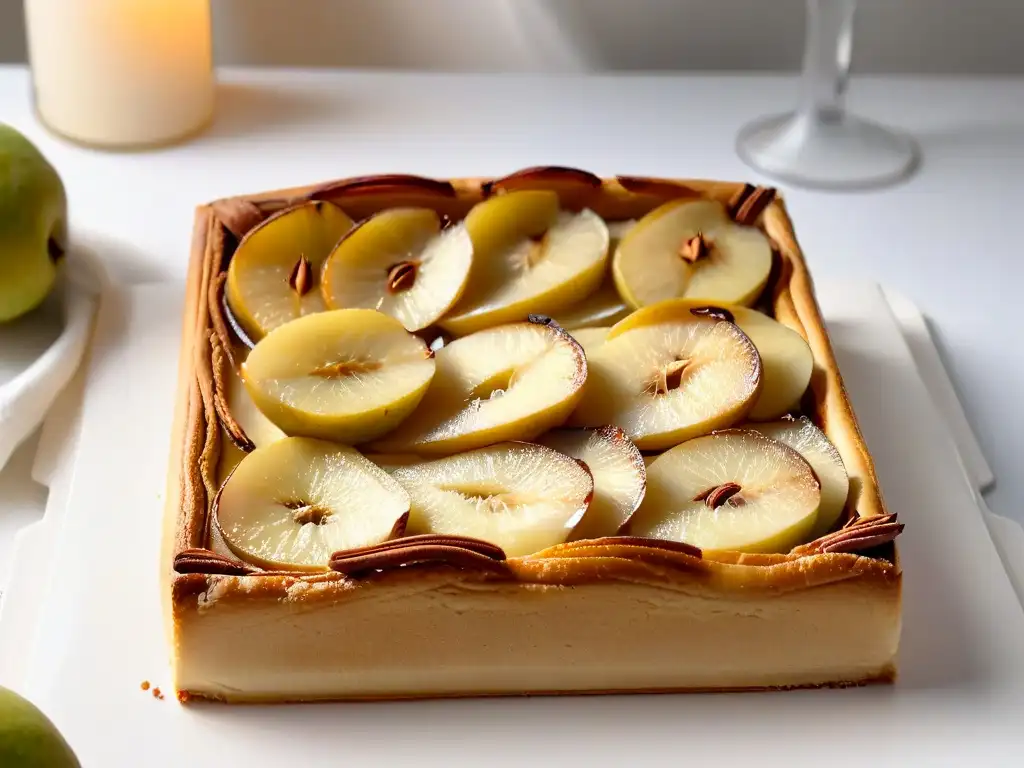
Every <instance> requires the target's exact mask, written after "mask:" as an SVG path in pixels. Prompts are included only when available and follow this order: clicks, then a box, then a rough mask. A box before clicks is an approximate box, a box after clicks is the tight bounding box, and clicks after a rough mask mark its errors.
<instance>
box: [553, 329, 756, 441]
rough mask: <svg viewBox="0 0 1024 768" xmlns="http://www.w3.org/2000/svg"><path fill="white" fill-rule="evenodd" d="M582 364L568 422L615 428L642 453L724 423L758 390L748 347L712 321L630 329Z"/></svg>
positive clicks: (734, 333) (735, 333) (746, 341)
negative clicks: (583, 378)
mask: <svg viewBox="0 0 1024 768" xmlns="http://www.w3.org/2000/svg"><path fill="white" fill-rule="evenodd" d="M587 359H588V364H589V369H588V370H589V373H588V377H587V385H586V387H585V390H584V394H583V399H582V400H581V401H580V404H579V406H578V407H577V409H576V411H575V412H574V413H573V415H572V417H571V419H570V423H571V424H573V425H575V426H591V427H595V426H601V425H603V424H616V425H618V426H620V427H622V428H623V429H624V430H625V432H626V434H627V435H628V436H629V438H630V439H631V440H632V441H633V442H634V443H636V445H637V447H638V448H641V449H642V450H645V451H658V450H662V449H665V448H669V447H671V446H673V445H676V444H677V443H680V442H682V441H683V440H688V439H690V438H691V437H696V436H697V435H701V434H706V433H707V432H711V431H712V430H715V429H721V428H723V427H728V426H731V425H732V424H734V423H736V422H737V421H739V420H740V419H742V418H743V417H744V416H745V415H746V413H747V412H748V411H749V410H750V407H751V406H752V405H753V404H754V400H755V398H756V397H757V395H758V393H759V391H760V388H761V360H760V358H759V357H758V354H757V350H756V349H755V348H754V345H753V343H751V341H750V339H748V338H747V337H746V335H745V334H744V333H743V332H742V331H741V330H740V329H739V328H737V327H736V325H734V324H733V323H729V322H724V321H719V320H715V319H714V318H706V317H694V316H692V315H691V316H690V317H689V318H685V319H679V320H676V321H671V322H664V323H652V324H647V325H639V324H638V325H636V326H634V327H631V328H630V329H629V330H627V331H624V332H621V333H619V334H618V335H617V336H616V337H615V338H612V339H608V340H607V341H605V342H604V344H601V345H600V346H599V347H597V348H596V349H594V350H593V351H592V352H588V354H587Z"/></svg>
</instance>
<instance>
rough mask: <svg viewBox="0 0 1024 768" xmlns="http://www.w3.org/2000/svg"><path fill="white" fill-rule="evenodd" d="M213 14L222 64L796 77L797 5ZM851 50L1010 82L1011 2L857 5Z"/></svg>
mask: <svg viewBox="0 0 1024 768" xmlns="http://www.w3.org/2000/svg"><path fill="white" fill-rule="evenodd" d="M28 1H29V2H31V0H28ZM86 1H87V0H68V2H86ZM140 1H143V0H140ZM212 5H213V10H214V30H215V55H216V59H217V61H218V63H221V64H251V65H269V66H303V67H344V66H368V67H385V68H403V69H407V68H419V69H439V70H460V71H464V70H488V71H494V70H507V71H562V72H565V71H587V70H609V69H613V70H614V69H625V70H630V69H644V70H652V69H658V70H664V69H669V70H671V69H682V70H776V71H777V70H793V69H797V68H798V67H799V63H800V56H801V52H802V45H803V42H802V41H803V19H804V0H212ZM855 39H856V43H855V45H854V69H855V71H858V72H900V73H935V74H939V73H941V74H950V73H963V74H1021V73H1024V2H1022V0H860V3H859V8H858V16H857V32H856V38H855ZM24 59H25V43H24V30H23V12H22V0H0V62H2V61H24Z"/></svg>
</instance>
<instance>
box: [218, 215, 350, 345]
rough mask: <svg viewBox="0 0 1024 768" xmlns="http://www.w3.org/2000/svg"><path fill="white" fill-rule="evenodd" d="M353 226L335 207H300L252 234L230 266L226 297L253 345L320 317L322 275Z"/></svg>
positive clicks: (241, 243) (275, 218)
mask: <svg viewBox="0 0 1024 768" xmlns="http://www.w3.org/2000/svg"><path fill="white" fill-rule="evenodd" d="M351 227H352V220H351V219H350V218H349V217H348V216H346V215H345V213H344V212H343V211H342V210H341V209H340V208H338V207H336V206H334V205H332V204H331V203H327V202H323V201H317V202H306V203H300V204H299V205H296V206H293V207H291V208H287V209H285V210H283V211H280V212H279V213H276V214H274V215H273V216H271V217H270V218H269V219H266V220H265V221H263V222H262V223H261V224H259V225H258V226H256V227H254V228H253V229H251V230H249V232H248V233H247V234H246V235H245V237H243V238H242V242H240V243H239V244H238V248H237V249H236V250H235V254H234V256H232V257H231V263H230V264H229V265H228V279H227V284H226V286H225V296H226V297H227V301H228V305H229V306H230V308H231V313H232V314H233V315H234V317H235V319H236V320H237V321H238V323H239V324H240V325H241V326H242V329H243V330H244V331H245V332H246V333H247V334H248V335H249V337H250V338H251V339H252V340H253V341H258V340H259V339H261V338H262V337H263V336H264V335H266V334H267V333H269V332H270V331H271V330H273V329H274V328H277V327H278V326H281V325H284V324H285V323H287V322H288V321H289V320H294V319H295V318H297V317H302V316H303V315H309V314H312V313H314V312H322V311H323V309H324V302H323V297H322V296H321V294H320V270H321V267H322V266H323V262H324V259H326V258H327V254H328V253H330V252H331V249H332V248H333V247H334V244H335V243H337V242H338V240H339V239H340V238H341V236H342V235H344V234H345V233H346V232H348V230H349V229H351Z"/></svg>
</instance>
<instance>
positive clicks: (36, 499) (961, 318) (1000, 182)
mask: <svg viewBox="0 0 1024 768" xmlns="http://www.w3.org/2000/svg"><path fill="white" fill-rule="evenodd" d="M220 79H221V87H220V93H219V100H218V105H217V109H218V111H217V116H216V119H215V122H214V124H213V126H212V127H211V128H210V129H209V130H208V131H206V132H205V133H204V134H203V135H202V136H200V137H198V138H197V139H195V140H193V141H191V142H189V143H186V144H183V145H180V146H177V147H173V148H169V149H164V150H159V151H152V152H140V153H123V154H119V153H109V152H102V151H95V150H88V149H83V148H80V147H76V146H73V145H71V144H68V143H65V142H63V141H61V140H59V139H57V138H54V137H53V136H51V135H50V134H48V133H47V132H46V131H45V129H44V128H43V127H42V126H41V125H40V124H39V123H38V122H37V120H36V119H35V117H34V115H33V112H32V108H31V102H30V84H29V76H28V72H27V70H26V69H25V68H23V67H0V121H3V122H7V123H10V124H12V125H14V126H15V127H16V128H18V129H19V130H21V131H23V132H24V133H26V134H27V135H28V136H29V137H30V138H31V139H32V140H33V141H35V142H36V143H37V144H38V146H39V147H40V148H41V149H42V151H43V152H44V153H45V154H46V155H47V156H48V157H49V158H50V160H51V162H53V163H54V165H55V166H56V167H57V169H58V170H59V172H60V173H61V175H62V176H63V178H64V181H65V184H66V186H67V190H68V195H69V201H70V209H71V224H72V232H73V233H75V232H78V233H81V234H83V235H85V236H87V237H88V240H89V242H90V243H92V244H96V243H99V244H101V246H102V249H103V256H104V258H105V260H106V263H107V266H108V267H109V269H110V271H111V272H112V273H113V275H114V277H115V278H118V279H121V280H126V281H135V282H142V281H153V280H178V281H180V280H182V279H183V278H184V275H185V270H186V264H187V259H188V252H189V242H190V238H191V231H192V216H193V209H194V206H195V205H196V204H198V203H202V202H206V201H208V200H211V199H214V198H218V197H222V196H226V195H232V194H238V193H245V192H254V191H259V190H265V189H272V188H276V187H282V186H292V185H301V184H307V183H312V182H316V181H326V180H329V179H333V178H338V177H343V176H349V175H357V174H370V173H382V172H410V173H420V174H424V175H436V176H471V175H491V174H502V173H507V172H509V171H512V170H515V169H517V168H520V167H523V166H528V165H537V164H558V165H570V166H578V167H581V168H585V169H588V170H591V171H593V172H595V173H598V174H614V173H628V174H650V175H663V176H689V177H705V178H728V179H746V180H752V181H757V180H759V179H758V178H757V176H756V174H753V173H752V172H751V171H749V170H748V169H747V168H746V166H744V165H743V164H742V163H741V162H740V161H739V159H738V158H737V157H736V155H735V153H734V151H733V139H734V136H735V134H736V132H737V130H738V129H739V128H740V126H741V125H742V124H743V123H744V122H745V121H747V120H749V119H751V118H753V117H756V116H759V115H761V114H763V113H765V112H775V111H778V110H780V109H785V108H786V107H787V106H788V105H789V104H790V103H791V102H792V99H793V97H794V93H795V81H794V80H793V79H792V78H791V77H766V76H757V77H755V76H722V77H714V76H674V75H673V76H669V75H658V76H639V75H617V76H602V77H588V78H581V77H576V76H573V77H539V76H495V75H474V76H467V75H437V74H404V73H384V72H377V73H351V72H338V71H319V72H311V71H297V70H252V69H250V70H226V71H223V72H222V73H221V78H220ZM850 105H851V108H853V109H854V110H856V111H858V112H859V113H861V114H863V115H865V116H868V117H873V118H875V119H878V120H884V121H886V122H889V123H891V124H893V125H896V126H899V127H901V128H903V129H905V130H907V131H910V132H912V133H913V134H914V135H915V136H916V137H917V138H918V140H919V142H920V144H921V147H922V150H923V154H924V161H923V165H922V167H921V169H920V171H919V172H918V174H917V175H916V176H915V177H914V178H913V179H912V180H911V181H909V182H908V183H906V184H904V185H902V186H899V187H896V188H893V189H889V190H886V191H882V192H871V193H863V192H862V193H855V194H837V193H824V192H807V191H802V190H798V189H788V188H786V187H785V185H782V189H783V191H784V193H785V195H786V198H787V203H788V205H789V207H790V209H791V213H792V216H793V219H794V222H795V225H796V230H797V235H798V237H799V238H800V240H801V243H802V244H803V247H804V250H805V252H806V254H807V257H808V259H809V261H810V264H811V268H812V270H813V272H814V273H815V274H820V275H822V276H826V275H827V276H828V277H830V278H839V279H842V278H844V277H849V278H856V279H869V280H875V281H878V282H880V283H882V284H883V285H885V286H887V287H890V288H894V289H897V290H899V291H901V292H902V293H903V294H905V295H906V296H907V297H909V298H910V299H912V300H913V301H914V302H915V303H916V304H917V305H918V306H919V307H920V308H921V309H922V310H923V311H924V312H925V314H926V315H927V316H928V317H929V318H930V320H931V321H932V322H933V331H934V333H935V335H936V337H937V341H938V342H939V346H940V348H941V350H942V352H943V353H944V357H945V361H946V363H947V366H948V367H949V369H950V374H951V376H952V378H953V381H954V382H955V384H956V386H957V388H958V390H959V393H960V396H961V399H962V400H963V402H964V407H965V410H966V412H967V415H968V417H969V418H970V420H971V422H972V423H973V425H974V427H975V430H976V432H977V434H978V438H979V441H980V443H981V446H982V449H983V450H984V452H985V454H986V456H987V458H988V459H989V462H990V464H991V465H992V468H993V470H994V472H995V476H996V478H997V486H996V488H995V489H994V490H993V491H992V492H991V493H990V495H989V502H990V505H991V507H992V508H993V511H995V512H997V513H1000V514H1003V515H1006V516H1009V517H1013V518H1015V519H1017V520H1020V521H1024V472H1021V471H1020V456H1021V455H1022V454H1024V437H1022V435H1024V416H1022V415H1021V413H1020V410H1019V407H1018V399H1019V397H1020V393H1021V392H1024V340H1022V337H1021V333H1022V331H1021V325H1020V322H1019V313H1018V311H1017V310H1015V309H1014V306H1015V304H1016V302H1017V301H1018V300H1019V299H1020V296H1019V295H1018V291H1019V290H1020V289H1021V286H1024V252H1022V250H1024V249H1022V247H1021V245H1020V244H1019V243H1018V242H1016V241H1015V239H1014V237H1013V232H1014V231H1015V230H1016V227H1017V225H1018V224H1019V223H1020V221H1021V219H1022V218H1024V205H1022V203H1024V79H1020V78H1015V79H952V78H942V79H934V78H930V79H925V78H883V79H860V80H855V81H854V82H853V84H852V87H851V96H850ZM175 354H176V353H175ZM34 443H35V441H34V440H32V441H29V442H28V443H26V444H25V445H24V446H23V448H22V449H21V450H20V451H19V452H18V454H17V455H16V456H15V457H14V458H13V459H12V461H11V463H10V464H9V465H8V466H7V467H6V468H5V469H4V471H3V472H0V588H2V584H3V582H4V572H5V563H6V562H7V560H8V559H9V555H10V540H11V537H12V535H13V533H14V531H15V530H17V528H18V527H20V526H22V525H24V524H25V523H27V522H30V521H32V520H34V519H37V518H38V517H39V515H40V514H41V511H42V504H43V502H44V501H45V490H44V489H42V488H39V487H38V486H35V485H34V484H33V483H32V481H31V480H30V479H29V478H28V474H29V468H30V466H31V457H32V454H33V451H34Z"/></svg>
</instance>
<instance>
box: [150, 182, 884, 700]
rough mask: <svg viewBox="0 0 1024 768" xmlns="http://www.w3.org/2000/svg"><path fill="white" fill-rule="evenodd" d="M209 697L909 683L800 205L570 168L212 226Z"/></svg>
mask: <svg viewBox="0 0 1024 768" xmlns="http://www.w3.org/2000/svg"><path fill="white" fill-rule="evenodd" d="M184 323H185V325H184V338H183V343H182V347H181V352H180V368H179V371H180V379H179V385H178V386H179V390H178V391H179V399H178V402H177V410H176V416H175V426H174V432H173V444H172V450H171V463H170V472H169V483H170V489H171V492H170V493H169V494H168V497H169V503H168V506H167V510H166V515H165V526H164V542H165V546H164V562H163V564H162V568H163V572H164V578H165V580H164V602H165V604H164V608H165V614H166V617H167V622H168V629H169V636H170V642H171V650H172V656H173V666H174V678H175V687H176V691H177V693H178V697H179V699H180V700H182V701H188V700H190V699H195V698H202V699H214V700H223V701H229V702H284V701H311V700H330V699H358V698H380V699H387V698H404V697H434V696H456V695H487V694H541V693H584V692H586V693H611V692H631V691H636V692H639V691H649V692H650V691H722V690H757V689H776V688H801V687H821V686H845V685H852V684H862V683H868V682H890V681H892V680H893V679H894V677H895V674H896V655H897V649H898V645H899V637H900V616H901V614H900V590H901V570H900V565H899V559H898V556H897V549H896V542H895V540H896V538H897V536H898V534H900V533H901V532H902V529H903V526H902V524H901V523H899V522H897V520H896V516H895V515H894V514H890V513H889V512H888V511H887V509H886V508H885V505H884V502H883V500H882V496H881V493H880V491H879V487H878V483H877V481H876V477H875V472H874V468H873V465H872V461H871V457H870V455H869V453H868V451H867V449H866V447H865V444H864V441H863V438H862V436H861V433H860V431H859V428H858V425H857V421H856V418H855V416H854V413H853V411H852V410H851V407H850V404H849V401H848V399H847V396H846V393H845V391H844V388H843V383H842V379H841V377H840V373H839V371H838V369H837V366H836V360H835V357H834V355H833V350H832V348H831V346H830V342H829V338H828V335H827V332H826V329H825V326H824V324H823V321H822V317H821V314H820V311H819V308H818V306H817V303H816V299H815V296H814V291H813V286H812V281H811V277H810V275H809V274H808V271H807V265H806V263H805V261H804V258H803V256H802V254H801V251H800V247H799V245H798V244H797V241H796V238H795V235H794V231H793V227H792V225H791V223H790V220H789V218H788V216H787V213H786V208H785V206H784V204H783V201H782V200H781V198H780V197H779V196H778V195H777V194H776V193H775V190H773V189H770V188H764V187H753V186H751V185H747V184H739V183H727V182H716V181H695V180H672V179H662V178H639V177H627V176H617V177H612V178H599V177H597V176H594V175H592V174H590V173H588V172H585V171H581V170H576V169H570V168H557V167H544V168H530V169H525V170H522V171H519V172H516V173H513V174H511V175H509V176H507V177H504V178H500V179H453V180H438V179H427V178H422V177H415V176H404V175H386V176H377V177H366V178H354V179H346V180H342V181H337V182H333V183H329V184H322V185H317V186H311V187H307V188H300V189H288V190H281V191H277V192H270V193H264V194H255V195H248V196H241V197H236V198H230V199H223V200H218V201H216V202H213V203H211V204H209V205H204V206H201V207H200V208H199V209H198V211H197V216H196V228H195V236H194V244H193V251H192V260H191V266H190V269H189V279H188V286H187V302H186V310H185V318H184Z"/></svg>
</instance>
